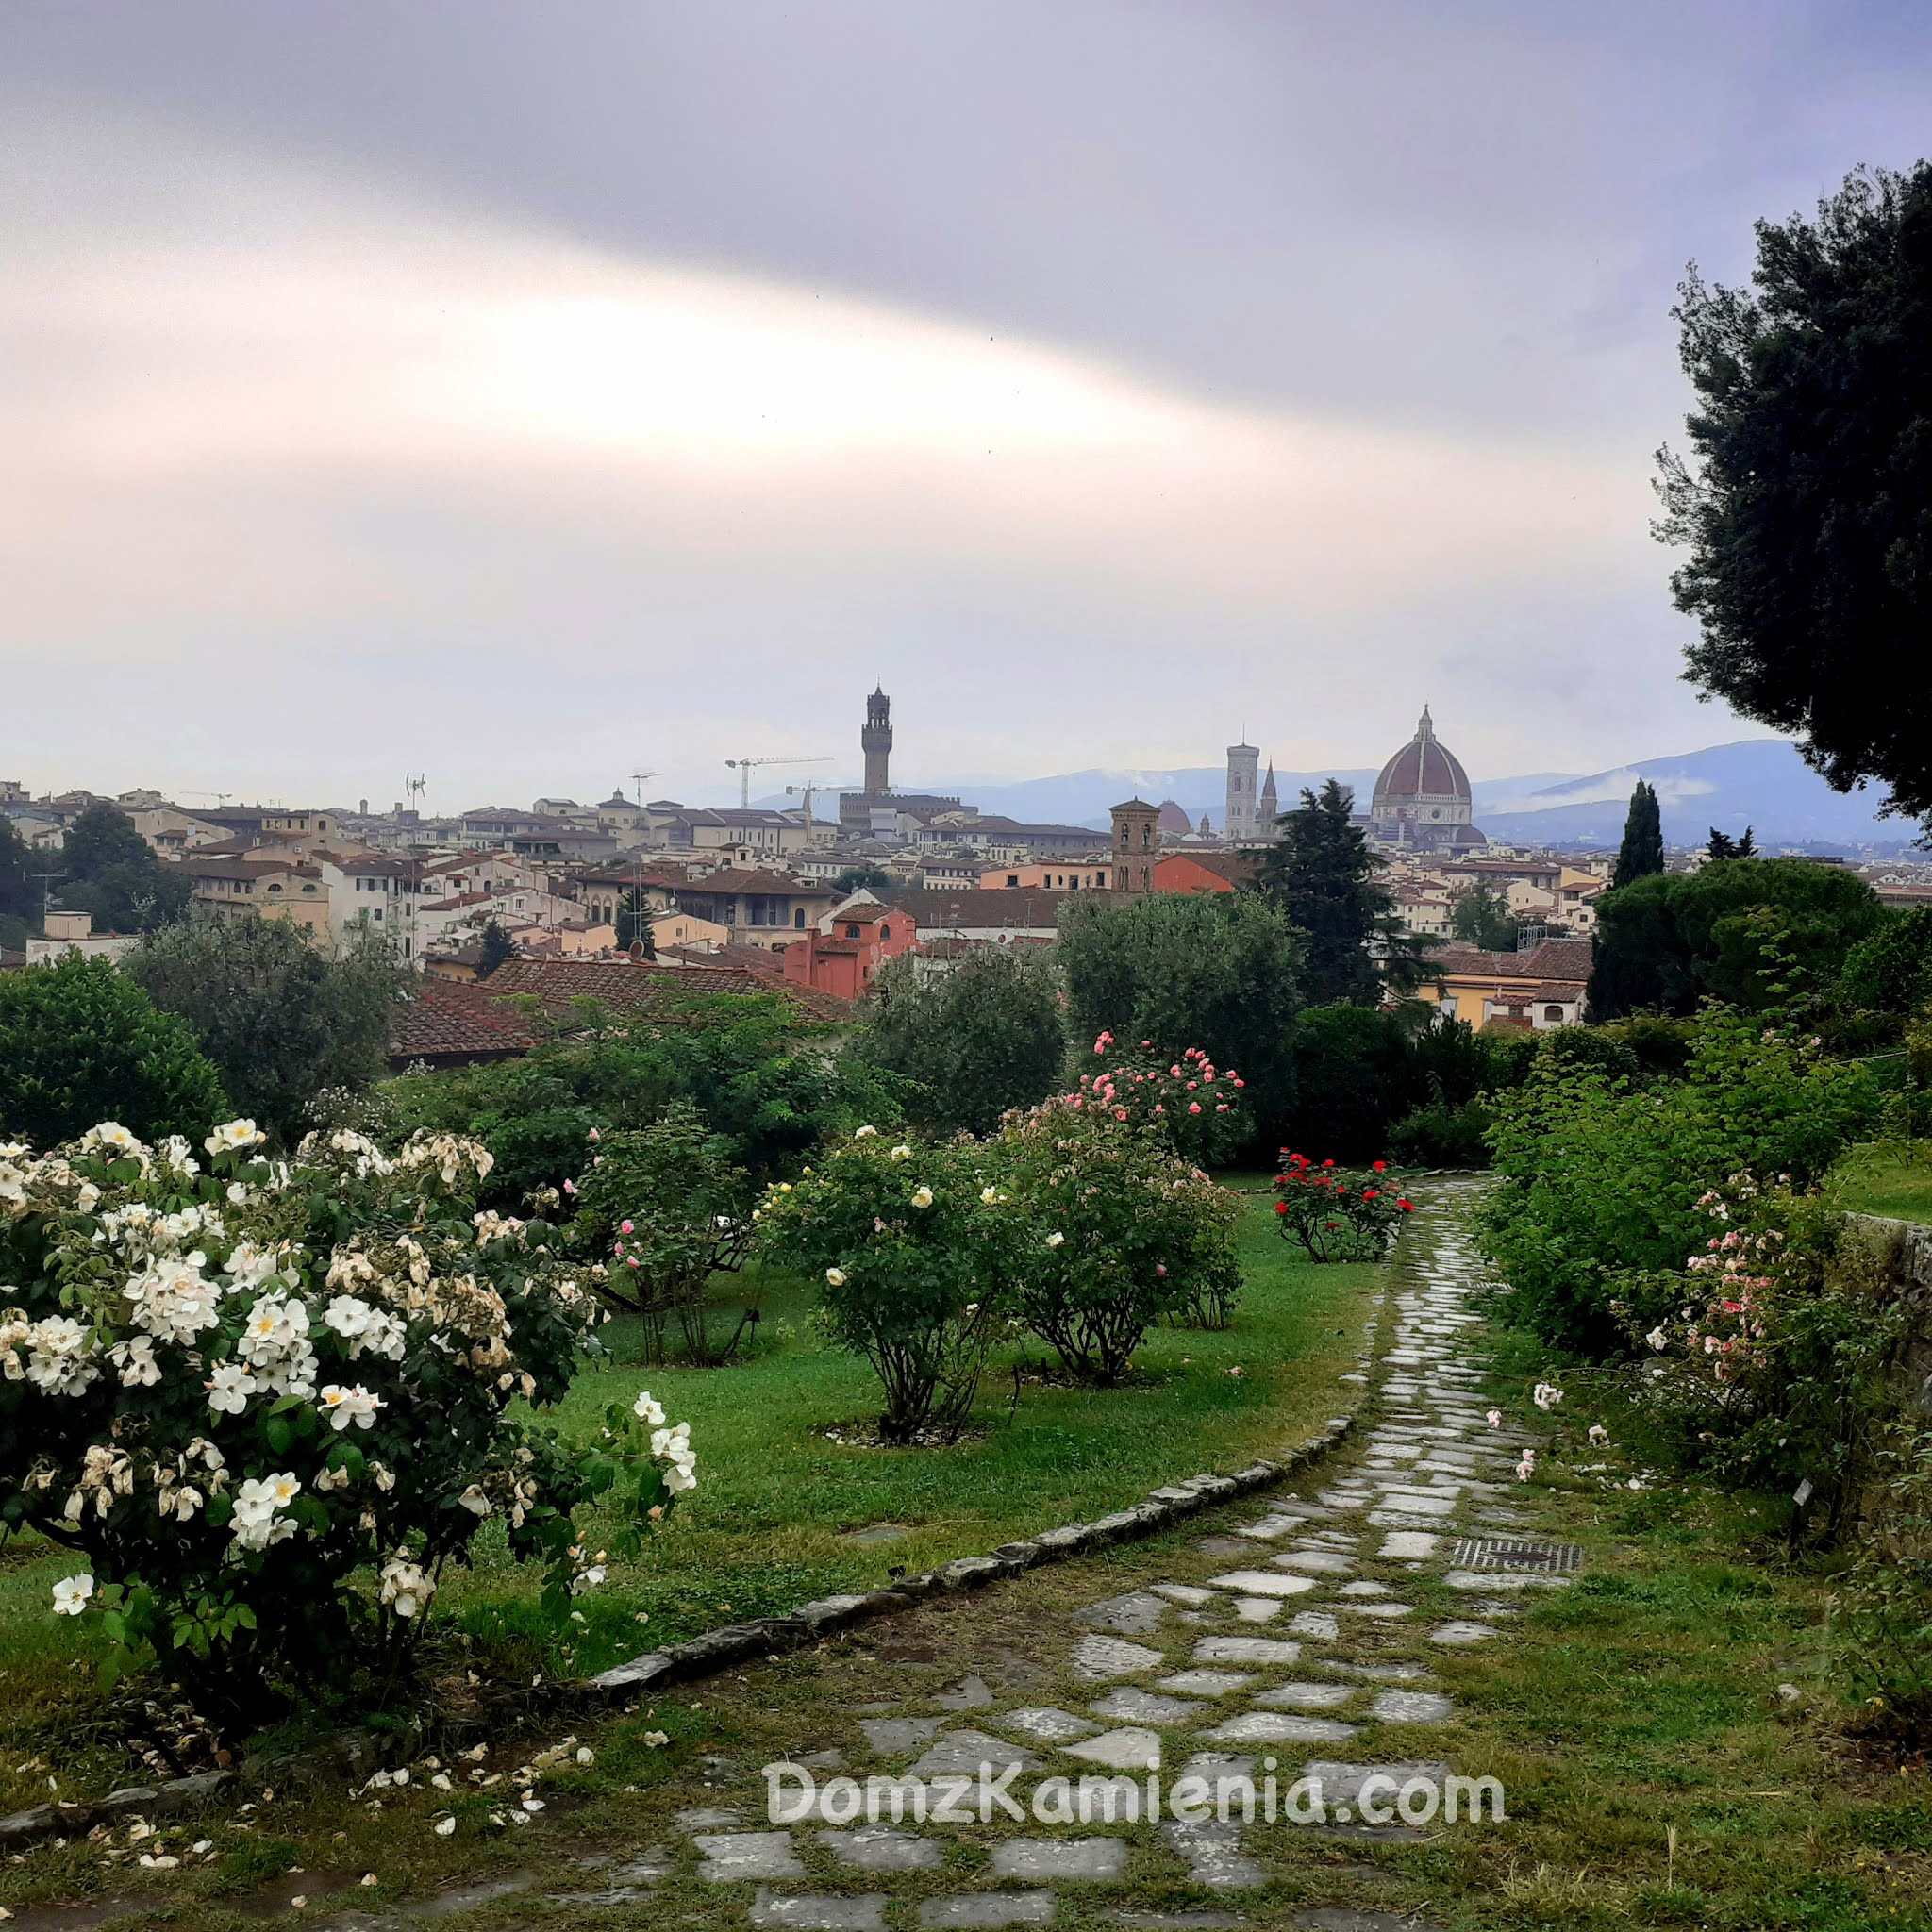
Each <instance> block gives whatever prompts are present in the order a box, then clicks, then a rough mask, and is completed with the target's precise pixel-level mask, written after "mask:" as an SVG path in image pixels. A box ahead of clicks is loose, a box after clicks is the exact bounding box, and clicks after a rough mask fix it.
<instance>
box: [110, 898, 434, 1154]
mask: <svg viewBox="0 0 1932 1932" xmlns="http://www.w3.org/2000/svg"><path fill="white" fill-rule="evenodd" d="M122 966H123V970H124V971H125V973H126V974H127V975H128V977H129V978H130V979H132V980H134V981H135V982H136V983H137V984H138V985H140V986H142V987H143V988H144V989H145V990H146V991H147V993H148V995H149V997H150V998H151V999H153V1001H154V1002H155V1004H156V1005H157V1006H158V1007H162V1008H166V1009H167V1010H168V1011H169V1012H172V1013H178V1014H179V1015H180V1016H181V1017H182V1019H184V1020H185V1021H187V1023H188V1024H189V1025H190V1026H191V1027H192V1029H193V1031H194V1035H195V1038H196V1039H197V1040H198V1041H200V1043H201V1049H202V1051H203V1052H204V1053H205V1054H207V1055H208V1058H209V1059H211V1060H212V1061H213V1062H214V1063H215V1065H216V1066H217V1067H218V1068H220V1069H221V1073H222V1080H223V1084H224V1085H225V1087H226V1088H227V1091H228V1097H229V1099H230V1100H231V1101H233V1102H234V1104H235V1106H236V1107H238V1108H241V1109H242V1111H243V1112H245V1113H246V1114H247V1115H248V1116H249V1117H250V1118H251V1119H252V1120H255V1121H256V1122H258V1123H259V1124H260V1125H261V1126H262V1127H263V1128H264V1129H265V1130H266V1131H267V1132H268V1133H269V1134H271V1135H272V1136H273V1137H275V1139H276V1140H277V1141H282V1142H284V1143H292V1142H293V1141H296V1140H298V1139H299V1138H300V1136H301V1132H302V1129H303V1126H304V1124H305V1123H306V1120H307V1116H308V1107H309V1105H310V1103H311V1102H312V1101H313V1100H314V1098H315V1096H316V1094H317V1093H319V1092H320V1091H322V1090H323V1089H324V1088H325V1087H344V1088H347V1089H349V1090H350V1091H357V1090H358V1089H360V1088H364V1087H367V1086H369V1085H371V1084H372V1083H373V1082H375V1080H378V1079H380V1078H381V1076H382V1075H383V1074H384V1073H385V1072H386V1071H387V1068H388V1063H389V1062H388V1055H389V1020H390V1008H391V1005H392V1003H393V1002H394V1000H395V998H396V995H397V994H398V992H399V991H401V990H402V989H403V987H404V986H405V985H406V984H407V975H406V974H405V973H404V971H403V970H402V969H401V968H399V967H398V966H397V965H396V963H395V960H394V957H393V955H392V954H391V952H390V950H389V948H388V946H387V945H386V944H384V942H383V941H380V940H378V939H375V938H370V937H361V938H358V940H357V941H356V942H355V943H354V944H353V945H352V946H351V947H350V948H349V949H348V950H347V951H346V952H344V953H342V954H341V955H340V956H339V957H334V958H332V957H330V955H329V954H327V953H325V952H324V951H323V950H322V948H321V947H320V946H319V945H318V944H317V943H316V942H315V941H313V940H312V939H311V938H310V937H309V936H308V934H307V933H306V932H304V931H303V930H302V928H300V927H299V926H297V925H295V924H293V923H292V922H291V921H289V920H285V919H261V918H258V917H256V916H253V915H251V916H250V917H248V918H245V919H237V920H196V921H194V922H192V923H191V924H183V925H177V926H173V927H170V928H168V929H166V930H164V931H160V932H156V933H152V934H150V935H149V936H148V937H147V938H146V939H145V940H144V941H142V943H141V944H140V945H139V946H137V947H136V948H135V949H134V950H133V951H132V952H131V953H129V954H128V955H127V956H126V958H125V959H124V960H123V961H122Z"/></svg>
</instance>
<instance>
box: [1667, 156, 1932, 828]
mask: <svg viewBox="0 0 1932 1932" xmlns="http://www.w3.org/2000/svg"><path fill="white" fill-rule="evenodd" d="M1672 313H1673V315H1674V318H1675V319H1676V321H1677V323H1678V325H1679V326H1680V329H1681V331H1682V344H1681V346H1682V357H1683V363H1684V370H1685V373H1686V375H1689V377H1690V378H1691V385H1692V387H1693V388H1694V389H1695V390H1696V391H1697V405H1696V408H1695V410H1694V412H1693V413H1692V414H1691V417H1690V418H1689V419H1688V423H1687V428H1688V430H1689V434H1690V438H1691V446H1692V449H1693V451H1694V453H1695V456H1694V460H1695V464H1696V467H1695V468H1694V469H1693V468H1692V467H1691V464H1689V463H1686V462H1685V461H1684V460H1682V459H1681V458H1677V457H1674V456H1673V455H1672V454H1671V453H1670V452H1669V451H1665V452H1663V453H1662V454H1661V455H1660V457H1659V464H1660V468H1661V472H1662V475H1661V480H1660V483H1659V489H1660V491H1661V494H1662V496H1663V500H1664V508H1665V511H1666V514H1665V516H1664V519H1663V520H1662V522H1661V523H1660V524H1659V525H1658V528H1657V534H1658V536H1659V537H1660V538H1661V539H1662V540H1663V541H1666V542H1669V543H1673V544H1677V545H1682V546H1685V547H1688V549H1689V550H1690V553H1691V555H1690V558H1689V560H1688V561H1687V562H1686V563H1685V564H1684V565H1683V567H1682V568H1681V569H1680V570H1679V571H1678V572H1677V573H1676V575H1674V577H1673V579H1672V587H1673V590H1674V593H1675V598H1676V603H1677V608H1679V609H1680V610H1683V611H1686V612H1688V613H1690V614H1691V616H1693V617H1695V618H1696V619H1697V620H1698V625H1699V629H1700V635H1699V637H1698V640H1697V641H1696V642H1695V643H1693V644H1692V645H1691V648H1690V650H1689V652H1688V653H1687V661H1688V666H1689V668H1688V671H1687V673H1686V675H1687V676H1689V677H1690V679H1691V681H1692V682H1693V683H1695V684H1697V685H1698V686H1699V687H1700V688H1701V689H1702V690H1704V691H1707V692H1710V693H1712V694H1714V695H1716V696H1718V697H1721V698H1723V699H1724V700H1725V702H1726V703H1728V704H1730V705H1732V706H1734V707H1735V708H1737V709H1738V710H1739V711H1740V712H1742V713H1743V714H1744V715H1745V716H1746V717H1750V718H1756V719H1758V720H1760V721H1761V722H1763V723H1764V724H1770V725H1772V726H1773V727H1774V728H1775V729H1777V730H1779V731H1785V732H1790V733H1791V734H1793V735H1795V736H1800V737H1801V738H1802V739H1803V743H1802V745H1801V747H1800V748H1801V749H1802V750H1803V752H1804V754H1805V757H1806V758H1807V761H1808V762H1810V763H1811V764H1812V765H1814V766H1815V767H1816V768H1817V769H1818V770H1819V771H1820V772H1822V773H1823V774H1824V776H1825V777H1826V779H1827V780H1828V781H1829V782H1830V783H1831V784H1833V785H1834V786H1836V787H1837V788H1838V789H1839V790H1840V791H1848V790H1850V789H1851V787H1853V786H1854V785H1856V784H1857V783H1858V782H1859V781H1860V780H1861V779H1868V778H1869V779H1875V780H1877V781H1879V782H1881V783H1883V784H1886V785H1889V786H1890V788H1891V794H1892V802H1893V804H1894V805H1895V806H1896V807H1897V808H1898V809H1900V810H1901V811H1904V812H1907V813H1910V814H1912V815H1913V816H1923V815H1924V814H1925V813H1927V812H1932V678H1928V675H1927V670H1926V657H1925V651H1924V640H1925V637H1926V635H1927V633H1928V629H1932V523H1928V520H1927V518H1926V515H1925V506H1926V504H1927V503H1928V502H1932V433H1928V430H1932V164H1928V163H1926V162H1924V161H1921V162H1919V163H1918V164H1916V165H1915V166H1914V167H1913V168H1912V169H1911V170H1910V171H1909V172H1907V173H1905V174H1893V173H1890V172H1889V171H1887V170H1882V169H1881V170H1878V171H1875V172H1872V173H1868V172H1866V171H1865V170H1863V169H1860V170H1858V171H1857V173H1855V174H1853V175H1849V176H1847V178H1846V180H1845V183H1844V185H1843V187H1842V188H1841V189H1840V191H1839V192H1837V193H1836V194H1834V195H1833V196H1831V197H1830V198H1829V199H1828V200H1825V201H1824V202H1821V204H1820V205H1819V209H1818V214H1817V218H1816V219H1815V220H1814V221H1810V222H1807V221H1806V220H1804V219H1803V218H1802V217H1799V216H1795V215H1794V216H1792V217H1791V218H1790V220H1788V221H1785V222H1781V223H1780V222H1759V223H1758V224H1757V261H1756V265H1755V267H1754V270H1753V274H1752V279H1751V283H1750V286H1749V287H1748V288H1744V289H1725V288H1722V287H1719V286H1716V285H1710V286H1707V285H1706V284H1705V283H1704V281H1703V280H1702V279H1701V278H1700V277H1699V276H1698V275H1696V273H1695V272H1694V271H1693V272H1692V273H1691V275H1690V276H1689V278H1688V279H1687V280H1686V281H1685V282H1684V284H1683V286H1682V288H1681V289H1680V291H1679V299H1678V303H1677V306H1676V308H1674V310H1673V311H1672Z"/></svg>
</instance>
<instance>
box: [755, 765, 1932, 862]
mask: <svg viewBox="0 0 1932 1932" xmlns="http://www.w3.org/2000/svg"><path fill="white" fill-rule="evenodd" d="M1375 775H1376V768H1374V767H1369V768H1363V769H1356V770H1335V771H1317V772H1276V773H1275V774H1274V783H1275V787H1276V789H1277V791H1279V793H1280V796H1281V803H1282V806H1283V808H1290V807H1291V806H1293V805H1294V804H1295V802H1296V801H1297V800H1298V799H1299V798H1300V796H1301V792H1302V790H1303V788H1304V787H1307V788H1309V789H1315V788H1319V787H1320V786H1322V785H1324V784H1325V783H1326V782H1327V780H1328V779H1330V778H1339V779H1340V780H1341V783H1342V784H1344V785H1347V786H1349V787H1351V788H1352V789H1353V790H1354V791H1355V793H1356V796H1357V798H1358V799H1360V800H1361V801H1362V802H1363V804H1364V805H1366V803H1367V801H1368V797H1369V793H1370V791H1372V790H1373V789H1374V783H1375ZM1640 778H1645V779H1648V780H1649V781H1650V783H1651V784H1653V785H1655V786H1656V787H1657V802H1658V804H1659V806H1660V807H1661V808H1662V811H1663V822H1664V839H1665V841H1666V842H1667V843H1669V844H1672V845H1701V844H1703V843H1704V841H1705V840H1706V839H1707V837H1708V836H1709V834H1710V828H1711V827H1712V826H1713V825H1714V826H1716V827H1717V829H1718V830H1720V831H1723V832H1728V833H1730V834H1731V835H1732V836H1733V837H1736V836H1737V835H1739V834H1740V833H1741V832H1742V831H1743V829H1744V827H1745V826H1746V825H1749V826H1751V827H1752V828H1753V830H1754V831H1755V833H1756V835H1757V842H1758V844H1759V845H1760V846H1763V847H1766V848H1768V849H1771V850H1776V849H1777V848H1779V847H1781V846H1795V847H1798V848H1801V849H1804V850H1807V851H1819V852H1846V853H1849V852H1853V851H1856V850H1860V849H1867V848H1871V847H1879V848H1896V849H1899V850H1903V849H1905V848H1906V847H1907V846H1909V845H1910V843H1911V841H1912V838H1913V835H1914V833H1915V831H1916V830H1917V827H1916V825H1915V824H1913V822H1912V821H1911V820H1909V819H1881V818H1880V817H1879V816H1878V806H1879V803H1880V794H1879V793H1877V792H1876V791H1853V792H1849V793H1843V792H1837V791H1833V790H1832V789H1831V787H1830V786H1828V785H1827V784H1826V783H1825V782H1824V779H1823V778H1821V777H1820V776H1819V775H1818V774H1817V773H1815V772H1814V771H1812V770H1811V768H1810V767H1809V766H1808V765H1807V764H1806V763H1805V761H1804V760H1803V759H1802V758H1799V756H1798V754H1797V752H1796V751H1795V750H1793V749H1792V747H1791V746H1790V744H1788V743H1786V742H1785V741H1784V740H1783V739H1778V738H1752V739H1744V740H1741V741H1739V742H1738V743H1735V744H1714V745H1711V746H1709V747H1708V748H1707V749H1706V750H1704V751H1693V752H1687V753H1685V754H1684V755H1683V756H1682V757H1679V758H1643V759H1641V760H1639V761H1638V762H1637V763H1635V764H1629V765H1619V766H1618V767H1617V768H1616V769H1615V770H1613V771H1608V772H1597V773H1593V774H1591V775H1590V776H1588V777H1578V776H1576V775H1574V774H1570V773H1564V772H1532V773H1527V774H1524V775H1522V776H1520V777H1513V778H1485V779H1478V780H1474V781H1472V783H1471V786H1470V791H1471V793H1472V795H1473V798H1474V807H1475V822H1476V824H1479V825H1480V826H1481V827H1482V828H1483V830H1484V831H1486V832H1488V833H1490V834H1491V836H1492V837H1494V838H1496V839H1499V840H1501V841H1504V842H1505V843H1507V844H1511V845H1552V846H1563V847H1587V846H1592V845H1603V846H1614V845H1615V844H1616V843H1617V841H1619V840H1620V839H1621V838H1622V837H1623V835H1624V812H1625V811H1626V810H1627V808H1628V807H1629V803H1630V793H1631V791H1632V790H1633V788H1634V787H1635V786H1636V783H1637V781H1638V779H1640ZM1226 785H1227V780H1226V774H1225V772H1224V769H1223V768H1222V767H1221V766H1219V765H1205V766H1193V767H1188V768H1185V769H1177V770H1169V771H1122V770H1108V769H1096V770H1092V771H1086V772H1068V773H1065V774H1061V775H1060V776H1058V777H1053V778H1024V779H1020V780H1017V781H1013V780H1008V781H1001V782H982V781H980V780H977V779H970V778H954V779H935V780H933V781H931V782H930V783H925V782H918V783H908V784H907V785H906V786H905V787H904V789H905V790H907V791H934V792H939V793H941V794H942V795H945V796H949V797H950V796H953V795H956V794H957V795H958V797H960V798H963V799H965V800H966V801H967V802H968V803H969V804H972V805H976V806H977V807H978V808H980V810H981V811H983V812H997V813H1001V814H1004V815H1005V816H1006V817H1008V818H1014V819H1019V820H1022V821H1024V823H1026V824H1062V825H1091V826H1093V827H1094V828H1095V829H1096V830H1104V829H1105V828H1106V826H1107V824H1108V816H1107V814H1108V807H1109V806H1113V805H1117V804H1118V803H1119V802H1120V801H1121V800H1122V799H1124V798H1127V797H1131V796H1133V795H1134V794H1135V793H1138V794H1139V795H1140V796H1141V797H1142V798H1146V799H1151V800H1153V801H1154V802H1155V803H1156V804H1158V803H1160V802H1161V801H1162V800H1164V799H1169V798H1172V799H1174V801H1175V802H1176V803H1177V804H1178V805H1180V806H1181V807H1182V808H1184V809H1185V810H1186V812H1187V814H1188V816H1189V818H1191V819H1192V820H1195V821H1196V822H1198V821H1199V820H1200V819H1201V818H1202V817H1204V816H1205V817H1207V818H1208V820H1209V821H1210V822H1211V823H1212V824H1214V825H1216V826H1219V825H1220V824H1221V818H1222V812H1223V808H1224V804H1225V800H1226ZM759 803H761V804H766V805H770V806H772V807H774V808H782V807H784V806H786V805H790V804H795V803H796V801H795V800H789V799H786V798H784V797H783V796H782V795H779V796H774V797H773V798H771V799H768V800H760V801H759ZM835 809H836V807H835V806H834V805H833V804H832V799H831V795H830V793H829V792H827V793H826V794H825V797H824V804H823V806H822V807H821V810H822V811H825V812H830V811H832V810H835Z"/></svg>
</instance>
